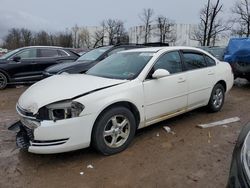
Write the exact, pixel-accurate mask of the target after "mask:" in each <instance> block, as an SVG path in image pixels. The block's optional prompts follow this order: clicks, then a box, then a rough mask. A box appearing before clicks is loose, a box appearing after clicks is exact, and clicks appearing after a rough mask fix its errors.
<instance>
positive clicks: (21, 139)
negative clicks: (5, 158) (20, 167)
mask: <svg viewBox="0 0 250 188" xmlns="http://www.w3.org/2000/svg"><path fill="white" fill-rule="evenodd" d="M8 129H9V130H11V131H16V132H17V134H16V144H17V147H19V148H21V149H24V150H28V148H29V146H30V145H31V142H32V141H34V131H33V130H32V129H30V128H28V127H26V126H25V125H23V124H22V122H21V121H18V122H16V123H14V124H13V125H11V126H10V127H9V128H8Z"/></svg>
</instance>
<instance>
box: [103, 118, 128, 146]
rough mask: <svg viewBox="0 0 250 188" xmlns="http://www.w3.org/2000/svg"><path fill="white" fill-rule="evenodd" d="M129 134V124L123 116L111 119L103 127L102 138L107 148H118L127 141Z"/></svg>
mask: <svg viewBox="0 0 250 188" xmlns="http://www.w3.org/2000/svg"><path fill="white" fill-rule="evenodd" d="M129 134H130V122H129V120H128V118H127V117H125V116H123V115H116V116H113V117H111V118H110V119H109V120H108V122H107V124H106V125H105V128H104V132H103V138H104V142H105V144H106V145H107V146H109V147H111V148H118V147H120V146H122V145H123V144H124V143H125V142H126V141H127V139H128V137H129Z"/></svg>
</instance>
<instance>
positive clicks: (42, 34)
mask: <svg viewBox="0 0 250 188" xmlns="http://www.w3.org/2000/svg"><path fill="white" fill-rule="evenodd" d="M34 44H35V45H44V46H49V45H51V42H50V36H49V34H48V33H47V32H46V31H39V32H38V33H36V35H35V37H34Z"/></svg>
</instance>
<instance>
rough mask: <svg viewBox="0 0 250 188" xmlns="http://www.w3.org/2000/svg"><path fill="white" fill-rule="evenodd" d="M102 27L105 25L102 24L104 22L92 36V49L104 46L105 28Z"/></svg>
mask: <svg viewBox="0 0 250 188" xmlns="http://www.w3.org/2000/svg"><path fill="white" fill-rule="evenodd" d="M104 26H105V23H104V21H102V22H101V26H100V29H98V30H96V31H95V34H94V36H93V38H94V45H93V48H96V47H98V46H103V45H104V38H105V27H104Z"/></svg>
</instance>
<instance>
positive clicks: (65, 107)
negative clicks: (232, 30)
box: [45, 101, 84, 121]
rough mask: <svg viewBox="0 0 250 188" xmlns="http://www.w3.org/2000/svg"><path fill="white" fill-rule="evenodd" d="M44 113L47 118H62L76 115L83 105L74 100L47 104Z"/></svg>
mask: <svg viewBox="0 0 250 188" xmlns="http://www.w3.org/2000/svg"><path fill="white" fill-rule="evenodd" d="M45 108H46V111H47V113H46V115H47V118H46V119H49V120H54V121H56V120H62V119H69V118H74V117H78V116H79V115H80V114H81V112H82V111H83V109H84V105H82V104H81V103H79V102H76V101H64V102H58V103H53V104H50V105H47V106H46V107H45Z"/></svg>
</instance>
